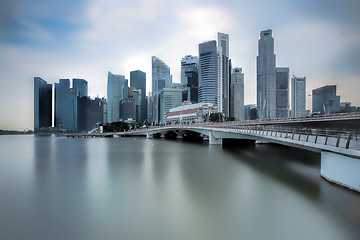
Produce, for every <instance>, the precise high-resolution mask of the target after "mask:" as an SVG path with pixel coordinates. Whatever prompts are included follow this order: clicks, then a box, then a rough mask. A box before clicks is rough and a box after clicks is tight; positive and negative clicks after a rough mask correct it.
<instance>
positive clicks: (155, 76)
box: [151, 56, 171, 94]
mask: <svg viewBox="0 0 360 240" xmlns="http://www.w3.org/2000/svg"><path fill="white" fill-rule="evenodd" d="M151 60H152V94H155V93H156V92H159V91H161V90H162V89H163V88H169V87H171V75H170V68H169V66H168V65H166V64H165V63H164V62H163V61H162V60H160V59H159V58H157V57H155V56H153V57H152V58H151Z"/></svg>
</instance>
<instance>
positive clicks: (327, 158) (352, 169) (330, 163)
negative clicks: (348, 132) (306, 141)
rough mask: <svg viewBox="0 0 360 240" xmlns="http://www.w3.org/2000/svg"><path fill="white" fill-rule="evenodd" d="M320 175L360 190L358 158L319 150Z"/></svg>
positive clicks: (359, 164)
mask: <svg viewBox="0 0 360 240" xmlns="http://www.w3.org/2000/svg"><path fill="white" fill-rule="evenodd" d="M321 176H322V177H323V178H325V179H326V180H328V181H330V182H334V183H337V184H340V185H343V186H345V187H348V188H351V189H353V190H356V191H360V159H357V158H352V157H347V156H344V155H340V154H336V153H330V152H321Z"/></svg>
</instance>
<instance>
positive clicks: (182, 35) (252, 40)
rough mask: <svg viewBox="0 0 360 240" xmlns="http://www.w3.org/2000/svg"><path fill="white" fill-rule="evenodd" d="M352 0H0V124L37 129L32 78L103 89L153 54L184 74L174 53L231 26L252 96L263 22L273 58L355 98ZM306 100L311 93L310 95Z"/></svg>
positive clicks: (355, 6) (359, 53)
mask: <svg viewBox="0 0 360 240" xmlns="http://www.w3.org/2000/svg"><path fill="white" fill-rule="evenodd" d="M359 12H360V2H359V1H358V0H342V1H338V0H316V1H314V0H303V1H297V0H253V1H243V0H221V1H220V0H217V1H213V0H191V1H190V0H182V1H172V0H132V1H123V0H102V1H99V0H62V1H57V0H0V83H1V85H0V86H1V87H0V108H1V114H0V129H11V130H24V129H33V124H34V123H33V118H34V117H33V108H34V107H33V96H34V93H33V92H34V90H33V81H34V80H33V79H34V77H35V76H39V77H41V78H43V79H44V80H46V81H47V82H48V83H52V84H53V83H55V82H58V81H59V79H61V78H70V79H72V78H84V79H86V80H87V81H88V87H89V88H88V93H89V95H90V96H92V97H96V96H99V97H106V83H107V72H108V71H111V72H112V73H114V74H122V75H125V77H126V78H128V79H129V78H130V71H133V70H142V71H144V72H146V78H147V92H149V91H150V89H151V56H157V57H159V58H160V59H162V60H163V61H164V62H165V63H166V64H168V65H169V67H170V71H171V74H172V75H173V82H180V68H181V67H180V61H181V59H182V58H183V57H184V56H185V55H198V45H199V43H202V42H205V41H208V40H217V33H218V32H224V33H227V34H229V36H230V58H231V59H232V65H233V67H241V68H242V69H243V72H244V75H245V104H253V103H256V56H257V54H258V52H257V51H258V49H257V46H258V45H257V44H258V43H257V41H258V39H259V34H260V31H262V30H266V29H272V31H273V37H274V39H275V54H276V65H277V66H278V67H289V68H290V77H291V76H293V75H296V76H298V77H303V76H306V78H307V94H311V90H312V89H314V88H318V87H321V86H324V85H329V84H336V85H337V93H338V95H340V97H341V101H350V102H351V103H352V104H353V105H357V106H360V94H359V92H360V91H359V90H360V88H359V83H360V27H359V26H360V14H358V13H359ZM306 100H307V108H308V109H311V97H307V99H306Z"/></svg>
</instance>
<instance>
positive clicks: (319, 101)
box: [312, 85, 340, 114]
mask: <svg viewBox="0 0 360 240" xmlns="http://www.w3.org/2000/svg"><path fill="white" fill-rule="evenodd" d="M339 111H340V96H337V95H336V85H326V86H323V87H320V88H316V89H314V90H312V112H313V113H317V112H319V113H323V114H329V113H334V112H339Z"/></svg>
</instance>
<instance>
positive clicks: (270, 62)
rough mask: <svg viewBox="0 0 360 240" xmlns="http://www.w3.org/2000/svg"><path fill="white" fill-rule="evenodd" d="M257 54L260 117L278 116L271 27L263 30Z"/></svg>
mask: <svg viewBox="0 0 360 240" xmlns="http://www.w3.org/2000/svg"><path fill="white" fill-rule="evenodd" d="M258 44H259V46H258V56H257V107H258V112H259V118H260V119H263V118H274V117H276V68H275V66H276V64H275V61H276V57H275V54H274V38H273V37H272V31H271V29H268V30H265V31H261V33H260V39H259V42H258Z"/></svg>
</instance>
